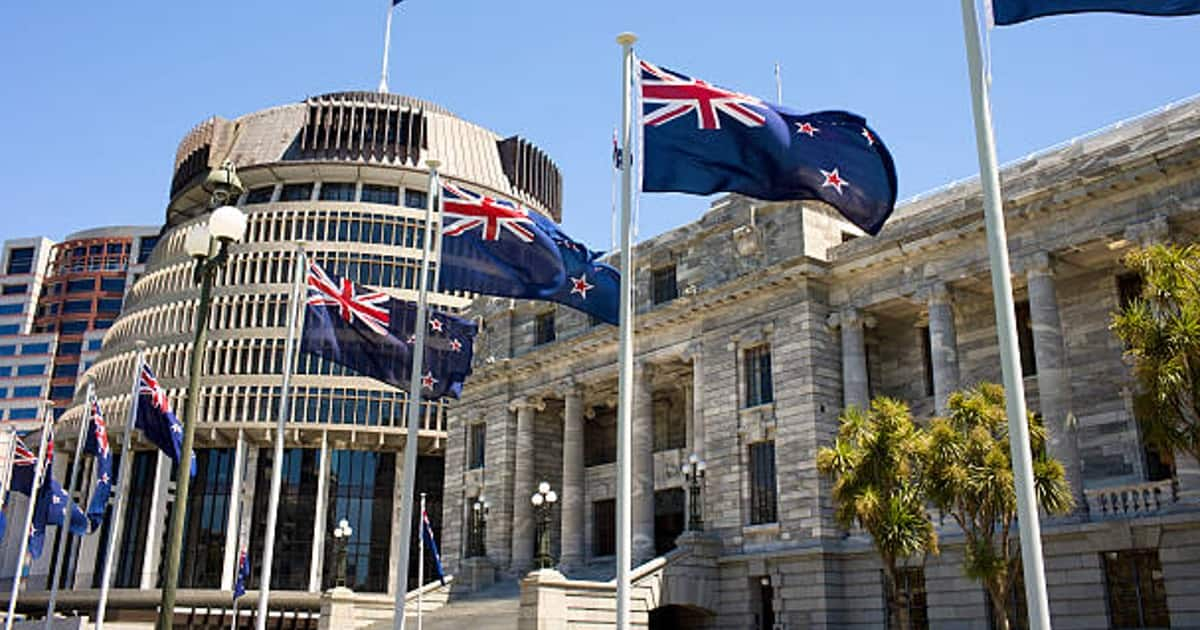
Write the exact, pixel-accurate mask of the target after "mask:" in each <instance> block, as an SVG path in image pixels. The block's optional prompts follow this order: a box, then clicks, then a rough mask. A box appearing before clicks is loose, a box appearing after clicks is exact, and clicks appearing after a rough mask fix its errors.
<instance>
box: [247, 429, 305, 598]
mask: <svg viewBox="0 0 1200 630" xmlns="http://www.w3.org/2000/svg"><path fill="white" fill-rule="evenodd" d="M318 454H319V452H318V451H317V450H315V449H299V448H290V449H287V450H285V451H284V453H283V466H282V468H283V487H282V489H281V490H280V494H279V521H278V523H279V529H278V531H277V532H275V566H274V568H273V569H272V572H271V588H277V589H281V590H289V591H303V590H307V589H308V577H309V576H308V571H309V569H308V567H309V561H310V560H311V558H312V537H313V523H314V519H315V518H316V514H314V513H313V508H312V500H313V497H315V496H316V494H317V455H318ZM273 458H274V453H273V452H272V449H269V448H263V449H259V451H258V477H257V481H256V482H255V484H256V485H255V487H256V488H269V487H270V483H271V462H272V459H273ZM269 494H270V493H269V492H255V493H254V511H255V513H256V514H266V513H267V500H268V498H269V496H268V495H269ZM265 536H266V522H265V521H260V520H259V519H255V523H254V527H253V528H252V529H251V533H250V554H251V557H253V558H261V557H262V553H263V545H264V544H265V543H264V537H265ZM251 567H252V569H253V575H251V577H250V584H249V585H247V586H248V587H249V588H258V585H259V583H260V582H259V580H261V579H262V567H261V566H258V565H254V564H251Z"/></svg>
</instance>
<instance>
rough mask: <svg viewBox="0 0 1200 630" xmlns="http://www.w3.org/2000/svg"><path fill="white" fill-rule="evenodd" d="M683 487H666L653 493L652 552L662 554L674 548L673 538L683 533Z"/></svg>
mask: <svg viewBox="0 0 1200 630" xmlns="http://www.w3.org/2000/svg"><path fill="white" fill-rule="evenodd" d="M685 501H686V499H684V490H683V488H667V489H666V490H658V491H656V492H655V493H654V553H655V555H659V556H661V555H663V554H665V553H667V552H668V551H671V550H672V549H674V548H675V539H676V538H679V535H680V534H682V533H683V523H684V518H685V517H684V515H685V514H686V512H685V511H684V504H685Z"/></svg>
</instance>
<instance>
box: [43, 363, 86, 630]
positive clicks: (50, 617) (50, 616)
mask: <svg viewBox="0 0 1200 630" xmlns="http://www.w3.org/2000/svg"><path fill="white" fill-rule="evenodd" d="M95 395H96V385H95V383H93V382H92V380H91V379H88V386H87V397H86V398H85V400H86V402H85V403H84V412H83V418H81V419H80V420H79V436H78V438H77V439H76V441H75V459H72V460H71V469H70V471H69V472H68V473H67V487H66V488H65V489H64V492H66V494H67V501H66V505H63V524H62V525H60V526H59V528H58V561H57V562H55V563H54V570H53V571H51V572H50V599H49V600H48V601H47V602H46V624H45V627H46V630H50V628H51V626H52V625H53V623H54V605H55V604H56V603H57V600H58V580H59V577H60V575H61V573H62V566H63V563H64V562H66V559H67V549H68V548H70V546H71V506H72V505H73V499H72V498H71V493H72V492H74V490H75V482H76V477H77V476H78V474H79V472H80V466H79V460H80V458H82V457H83V442H84V435H85V432H86V431H87V428H88V425H89V424H91V422H90V419H91V417H92V413H93V411H92V405H93V404H95V398H94V397H95Z"/></svg>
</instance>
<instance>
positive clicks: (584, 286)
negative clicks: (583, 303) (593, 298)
mask: <svg viewBox="0 0 1200 630" xmlns="http://www.w3.org/2000/svg"><path fill="white" fill-rule="evenodd" d="M595 288H596V285H594V284H591V283H589V282H588V281H587V274H586V273H581V274H579V277H578V278H571V293H570V295H576V294H578V295H579V297H581V298H583V299H585V300H586V299H587V292H588V291H591V290H592V289H595Z"/></svg>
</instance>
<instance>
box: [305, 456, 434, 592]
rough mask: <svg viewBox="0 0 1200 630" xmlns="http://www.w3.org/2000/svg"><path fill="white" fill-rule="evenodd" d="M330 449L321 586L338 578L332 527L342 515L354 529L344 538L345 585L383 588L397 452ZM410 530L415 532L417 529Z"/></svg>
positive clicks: (370, 589) (359, 588)
mask: <svg viewBox="0 0 1200 630" xmlns="http://www.w3.org/2000/svg"><path fill="white" fill-rule="evenodd" d="M331 454H332V458H331V459H330V470H329V510H328V512H327V513H326V514H324V515H323V516H322V518H325V535H326V538H325V563H324V564H325V570H324V586H325V587H326V588H328V587H331V586H333V584H334V582H335V581H336V577H337V573H336V569H337V564H336V557H335V556H334V553H333V552H334V546H333V530H334V529H335V528H336V527H337V523H338V522H339V521H340V520H341V519H346V520H347V521H348V522H349V523H350V529H351V531H353V532H354V534H353V535H352V536H351V537H350V539H349V542H348V543H347V544H346V573H347V576H346V578H347V584H346V586H348V587H350V588H351V589H352V590H355V591H359V592H365V593H384V592H387V586H388V585H387V582H388V568H389V565H390V563H389V557H390V551H391V541H392V518H391V517H392V495H393V489H394V485H395V483H394V482H395V477H396V456H395V454H394V453H377V452H372V451H342V450H335V451H333V452H332V453H331ZM432 511H433V510H431V512H432ZM430 517H431V518H432V517H433V515H432V514H431V515H430ZM414 534H415V535H417V536H419V535H420V532H419V531H417V532H414ZM426 575H428V573H426Z"/></svg>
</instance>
